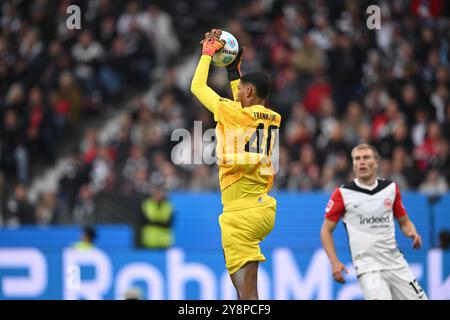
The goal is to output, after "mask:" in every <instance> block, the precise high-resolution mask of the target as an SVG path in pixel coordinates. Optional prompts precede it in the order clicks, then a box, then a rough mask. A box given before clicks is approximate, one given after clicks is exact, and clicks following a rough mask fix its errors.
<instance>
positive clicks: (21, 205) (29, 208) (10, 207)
mask: <svg viewBox="0 0 450 320" xmlns="http://www.w3.org/2000/svg"><path fill="white" fill-rule="evenodd" d="M35 223H36V215H35V208H34V206H33V205H32V204H31V203H30V201H29V200H28V195H27V187H26V186H25V185H23V184H18V185H17V186H16V187H15V189H14V195H13V197H12V198H11V199H9V200H8V201H7V203H6V211H5V224H6V225H7V226H19V225H26V224H35Z"/></svg>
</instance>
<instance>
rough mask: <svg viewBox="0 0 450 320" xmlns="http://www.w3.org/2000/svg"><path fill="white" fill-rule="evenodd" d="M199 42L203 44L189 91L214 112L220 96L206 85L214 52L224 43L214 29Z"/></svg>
mask: <svg viewBox="0 0 450 320" xmlns="http://www.w3.org/2000/svg"><path fill="white" fill-rule="evenodd" d="M219 35H220V34H219ZM201 44H202V46H203V47H202V56H201V57H200V61H199V63H198V65H197V69H196V70H195V74H194V77H193V79H192V82H191V92H192V93H193V94H194V96H196V97H197V99H198V100H200V102H201V103H202V104H203V105H204V106H205V107H206V108H207V109H208V110H209V111H211V112H212V113H214V111H215V108H216V105H217V102H219V100H220V96H219V95H218V94H217V93H216V92H214V90H213V89H211V88H210V87H208V84H207V81H208V74H209V66H210V64H211V58H212V56H213V55H214V53H215V52H216V51H217V50H219V49H221V48H222V47H223V46H224V44H223V43H222V42H221V41H219V37H218V36H217V33H216V30H215V29H213V30H211V32H208V33H206V34H205V39H204V40H202V42H201Z"/></svg>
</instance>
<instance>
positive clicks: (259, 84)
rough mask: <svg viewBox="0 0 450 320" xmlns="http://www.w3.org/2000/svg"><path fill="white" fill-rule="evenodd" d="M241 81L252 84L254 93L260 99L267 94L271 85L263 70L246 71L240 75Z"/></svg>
mask: <svg viewBox="0 0 450 320" xmlns="http://www.w3.org/2000/svg"><path fill="white" fill-rule="evenodd" d="M241 82H243V83H251V84H252V85H254V86H255V88H256V95H257V96H258V97H259V98H261V99H265V98H267V96H268V95H269V92H270V86H271V83H270V77H269V76H268V75H267V73H265V72H263V71H253V72H249V73H246V74H245V75H243V76H242V77H241Z"/></svg>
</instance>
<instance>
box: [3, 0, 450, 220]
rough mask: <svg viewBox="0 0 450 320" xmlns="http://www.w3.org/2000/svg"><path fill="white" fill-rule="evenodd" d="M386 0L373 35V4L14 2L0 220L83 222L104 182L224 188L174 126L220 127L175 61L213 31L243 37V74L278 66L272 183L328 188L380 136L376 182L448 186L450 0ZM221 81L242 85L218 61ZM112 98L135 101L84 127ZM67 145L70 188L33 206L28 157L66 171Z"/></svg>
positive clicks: (64, 184)
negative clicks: (358, 147)
mask: <svg viewBox="0 0 450 320" xmlns="http://www.w3.org/2000/svg"><path fill="white" fill-rule="evenodd" d="M72 3H78V4H79V5H80V6H81V8H82V13H83V19H82V29H81V30H68V29H67V28H66V24H65V22H66V18H67V14H66V8H67V6H68V5H70V4H72ZM376 3H377V4H378V5H380V7H381V17H382V19H381V29H380V30H376V31H373V30H369V29H368V28H367V26H366V20H367V15H366V8H367V6H368V5H370V4H373V1H356V0H340V1H325V0H321V1H303V0H276V1H272V0H252V1H242V2H240V1H227V3H225V4H224V3H221V2H220V1H218V0H216V1H212V0H208V1H182V0H177V1H170V4H168V3H164V2H162V1H112V0H97V1H78V2H77V1H75V2H73V1H65V0H62V1H50V0H48V1H46V0H38V1H33V2H28V1H4V2H2V6H1V16H0V28H1V33H0V93H1V94H0V119H1V123H0V132H1V134H0V148H1V149H0V150H1V151H0V159H1V160H0V161H1V167H0V168H1V169H0V170H1V171H0V200H1V202H2V205H1V209H0V210H1V213H2V214H1V215H0V217H2V218H0V223H3V224H6V225H17V224H26V223H39V224H49V223H58V222H75V223H86V222H87V221H92V216H95V211H96V210H95V207H96V195H98V194H99V193H102V192H105V191H108V192H111V194H120V195H124V196H126V195H130V196H131V195H136V194H142V195H143V197H145V196H146V195H148V194H149V192H150V191H151V189H152V187H158V188H160V187H162V188H164V189H166V190H168V191H173V190H189V191H192V192H195V191H208V190H217V188H218V180H217V168H216V167H215V166H214V165H212V166H208V165H206V164H205V165H189V164H186V165H175V164H174V163H173V161H172V160H173V159H172V158H171V156H172V155H171V151H172V149H173V147H174V146H175V145H176V144H177V143H178V142H175V141H171V134H172V132H173V130H175V129H177V128H186V129H188V130H190V131H191V132H193V131H194V129H193V126H194V120H201V121H202V129H203V130H206V129H208V128H213V127H214V126H215V124H214V122H213V117H212V116H211V115H210V114H209V113H208V111H207V110H206V109H204V108H202V107H201V106H200V104H199V103H198V101H196V100H195V98H193V97H192V95H191V94H190V92H189V88H188V86H182V85H180V83H179V81H178V78H179V76H180V74H179V71H178V70H179V69H177V68H175V67H176V66H180V65H181V64H183V63H189V61H187V62H186V61H184V60H182V59H181V58H189V59H187V60H192V59H193V60H194V62H193V63H194V64H192V61H191V64H192V66H195V63H196V62H197V59H198V57H199V50H198V49H199V48H198V46H197V45H198V42H199V41H200V37H201V36H202V35H203V34H204V32H206V31H207V30H209V29H210V28H212V27H222V28H223V29H224V30H227V31H229V32H231V33H232V34H234V35H235V36H236V37H237V39H238V40H239V44H240V45H241V46H244V47H245V54H244V63H243V65H242V71H243V72H244V73H245V72H246V71H249V70H254V69H264V70H266V71H267V72H268V73H269V74H270V75H271V76H272V81H273V89H272V90H273V91H272V94H271V97H270V103H269V105H270V106H272V107H273V108H274V109H275V110H276V111H278V112H279V113H280V114H281V115H282V118H283V124H282V128H281V130H280V168H279V172H278V173H277V176H276V179H275V187H274V188H275V189H278V190H290V191H313V190H325V191H331V190H333V189H334V188H335V187H336V186H338V185H339V184H341V183H343V182H345V181H347V180H348V179H351V178H352V173H351V169H352V167H351V159H350V157H349V152H350V150H351V148H352V147H353V146H354V145H355V144H357V143H360V142H369V143H372V144H374V145H375V146H376V147H377V148H378V149H379V151H380V153H381V155H382V157H383V159H382V160H381V162H380V176H382V177H386V178H390V179H393V180H395V181H396V182H397V183H398V184H399V186H400V188H401V189H403V190H419V191H421V192H426V193H429V194H439V193H444V192H447V191H448V188H449V185H450V145H449V142H450V96H449V82H450V69H449V59H450V56H449V46H450V42H449V41H450V19H449V17H450V4H449V3H448V2H446V1H444V0H429V1H421V0H408V1H407V0H399V1H376ZM226 7H228V8H233V10H232V11H233V12H230V11H229V10H228V12H227V10H226ZM222 9H223V10H222ZM224 12H227V13H226V14H223V13H224ZM214 13H215V15H214ZM219 13H220V17H218V16H217V15H219ZM218 19H219V20H218ZM219 21H220V23H219ZM188 34H189V35H188ZM191 58H192V59H191ZM193 71H194V70H193V69H192V70H190V71H189V72H191V74H192V73H193ZM210 84H211V86H212V87H213V88H214V89H215V90H216V91H218V92H219V93H221V94H222V95H225V96H230V95H231V93H230V89H229V84H228V82H227V79H226V74H225V71H224V70H222V69H218V68H215V69H211V77H210ZM136 88H137V89H138V90H136ZM124 98H126V102H121V101H122V99H124ZM114 104H116V105H117V104H121V106H120V109H121V110H123V111H121V112H120V115H119V117H118V120H117V121H114V122H113V123H112V124H111V125H110V126H109V127H108V130H107V133H106V134H103V135H101V134H100V132H99V130H98V128H97V127H88V128H85V127H83V121H84V120H85V119H88V118H89V117H91V116H93V115H94V114H95V115H98V114H100V115H101V114H102V113H103V112H104V109H105V108H107V106H108V105H114ZM80 127H81V128H83V132H82V136H83V138H82V139H81V141H74V135H73V134H71V131H73V130H76V129H77V128H80ZM195 138H201V137H195ZM68 143H72V144H75V145H76V148H75V149H76V151H74V152H73V153H72V155H71V156H70V161H69V162H68V165H67V166H66V168H65V170H64V173H63V175H62V177H61V179H60V181H59V187H58V188H57V190H48V191H46V192H44V193H43V194H41V195H40V196H39V197H38V199H37V201H36V203H32V202H30V201H29V200H28V199H27V187H29V186H30V183H31V181H32V178H33V176H34V173H33V171H31V168H32V164H34V163H36V162H39V161H41V162H42V163H43V164H44V165H45V166H52V165H54V164H55V161H56V159H57V158H58V157H59V156H60V155H59V147H58V146H60V145H64V144H68ZM192 151H193V152H196V150H192ZM94 221H95V219H94Z"/></svg>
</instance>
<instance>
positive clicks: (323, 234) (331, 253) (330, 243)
mask: <svg viewBox="0 0 450 320" xmlns="http://www.w3.org/2000/svg"><path fill="white" fill-rule="evenodd" d="M320 240H321V241H322V246H323V248H324V250H325V252H326V254H327V256H328V259H329V260H330V263H331V264H334V263H336V262H339V258H338V256H337V254H336V249H335V247H334V240H333V235H332V233H331V231H330V230H327V229H325V228H322V230H321V231H320Z"/></svg>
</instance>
